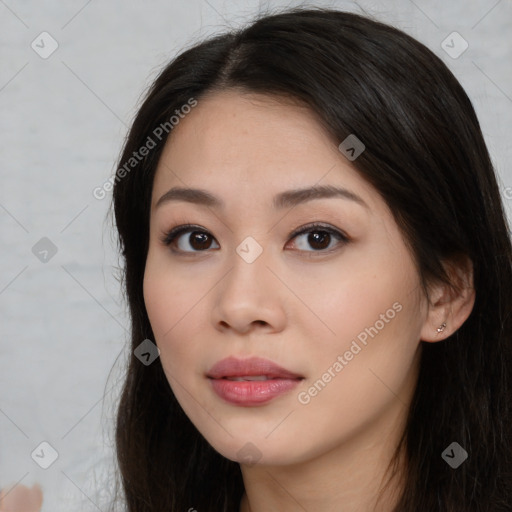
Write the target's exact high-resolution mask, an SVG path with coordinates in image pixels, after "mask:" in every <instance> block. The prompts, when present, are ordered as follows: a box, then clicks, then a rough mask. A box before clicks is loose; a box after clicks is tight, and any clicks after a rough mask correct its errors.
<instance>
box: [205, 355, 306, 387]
mask: <svg viewBox="0 0 512 512" xmlns="http://www.w3.org/2000/svg"><path fill="white" fill-rule="evenodd" d="M206 376H207V377H208V378H210V379H227V380H237V381H241V380H247V381H258V380H261V381H265V380H279V379H287V380H302V379H303V378H304V377H303V376H302V375H299V374H297V373H294V372H292V371H290V370H287V369H286V368H283V367H281V366H279V365H278V364H276V363H274V362H273V361H270V360H269V359H263V358H260V357H251V358H249V359H237V358H236V357H228V358H226V359H222V360H221V361H218V362H217V363H216V364H214V365H213V366H212V368H211V369H210V371H209V372H208V373H207V375H206Z"/></svg>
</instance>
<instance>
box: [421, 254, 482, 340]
mask: <svg viewBox="0 0 512 512" xmlns="http://www.w3.org/2000/svg"><path fill="white" fill-rule="evenodd" d="M444 267H445V269H446V271H447V274H448V276H449V278H450V281H451V282H452V283H453V285H454V287H451V286H448V285H447V284H445V283H439V284H435V285H431V287H429V295H430V303H429V305H428V313H427V318H426V319H425V322H424V324H423V327H422V330H421V338H420V339H421V340H422V341H426V342H436V341H441V340H444V339H446V338H448V337H449V336H451V335H452V334H453V333H454V332H455V331H457V329H459V327H460V326H461V325H462V324H463V323H464V322H465V321H466V320H467V318H468V317H469V315H470V314H471V311H472V310H473V306H474V304H475V289H474V285H473V264H472V262H471V260H470V259H469V258H468V257H466V256H465V257H462V258H457V259H454V260H450V261H449V262H445V264H444Z"/></svg>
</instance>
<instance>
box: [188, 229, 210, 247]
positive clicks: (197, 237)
mask: <svg viewBox="0 0 512 512" xmlns="http://www.w3.org/2000/svg"><path fill="white" fill-rule="evenodd" d="M191 234H192V235H193V236H192V242H191V244H190V245H191V246H192V247H193V248H194V249H205V248H208V235H207V234H206V233H200V232H197V231H194V232H193V233H191ZM196 241H199V243H198V244H196V243H195V242H196ZM205 242H206V243H205Z"/></svg>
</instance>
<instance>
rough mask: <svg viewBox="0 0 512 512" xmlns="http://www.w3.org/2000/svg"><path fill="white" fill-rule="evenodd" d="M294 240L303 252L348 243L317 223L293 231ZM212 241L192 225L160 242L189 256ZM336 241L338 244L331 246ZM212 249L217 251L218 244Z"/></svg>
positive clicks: (343, 236)
mask: <svg viewBox="0 0 512 512" xmlns="http://www.w3.org/2000/svg"><path fill="white" fill-rule="evenodd" d="M187 233H188V236H186V237H184V238H182V235H185V234H187ZM305 235H307V237H306V236H305ZM300 237H302V241H300ZM294 238H299V241H300V243H299V244H297V245H299V250H300V251H303V252H323V253H330V252H332V251H333V250H335V249H336V246H337V245H343V244H344V243H347V242H348V241H349V238H348V236H347V235H345V234H344V233H342V232H341V231H339V230H337V229H334V228H332V227H330V226H325V225H323V224H318V223H314V224H310V225H308V226H305V227H304V226H303V227H301V228H300V229H299V230H296V231H294V232H293V233H292V234H291V235H290V239H291V240H293V239H294ZM213 241H215V238H214V237H213V236H212V235H210V233H208V231H205V230H204V229H202V228H201V227H199V226H194V225H192V224H185V225H180V226H176V227H174V228H172V229H171V230H170V231H168V232H166V233H164V235H163V238H162V242H163V243H164V244H165V245H167V246H170V247H171V250H172V251H173V252H176V253H189V254H191V253H192V254H193V253H195V252H205V251H206V250H207V249H211V248H212V247H211V245H212V242H213ZM336 241H337V242H338V244H336V243H334V244H333V242H336ZM340 242H341V243H340ZM308 245H309V246H310V247H312V248H313V250H312V251H310V250H308V249H306V247H307V246H308ZM176 246H178V248H177V249H176V248H175V247H176ZM333 246H334V247H333ZM214 248H217V249H218V248H219V246H218V244H217V247H214ZM190 249H192V250H190ZM326 249H327V250H326Z"/></svg>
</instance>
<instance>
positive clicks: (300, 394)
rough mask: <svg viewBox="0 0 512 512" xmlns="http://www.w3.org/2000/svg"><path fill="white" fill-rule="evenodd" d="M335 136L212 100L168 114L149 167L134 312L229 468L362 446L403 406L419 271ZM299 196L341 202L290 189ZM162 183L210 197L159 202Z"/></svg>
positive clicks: (265, 105)
mask: <svg viewBox="0 0 512 512" xmlns="http://www.w3.org/2000/svg"><path fill="white" fill-rule="evenodd" d="M340 142H341V141H334V140H332V138H331V137H330V136H329V135H328V134H327V132H325V131H324V129H323V128H322V126H321V125H320V123H319V121H318V119H317V118H316V117H315V115H314V114H313V113H312V112H311V111H309V110H307V109H305V108H303V107H299V106H297V105H292V104H290V103H287V104H286V103H283V102H279V101H277V100H276V99H274V100H272V99H271V98H269V97H266V96H261V95H255V94H252V95H248V94H243V95H242V94H241V93H239V92H234V91H229V92H227V91H223V92H221V93H215V94H213V95H211V96H209V97H207V98H204V99H201V100H200V101H199V102H198V105H197V106H196V107H195V108H194V109H193V110H192V111H191V112H190V113H189V114H187V116H185V117H184V118H183V119H181V120H180V122H179V124H178V125H177V126H175V127H174V128H173V131H172V133H171V136H170V138H169V139H168V141H167V145H166V147H165V149H164V152H163V154H162V157H161V160H160V162H159V166H158V169H157V171H156V175H155V179H154V184H153V191H152V204H151V220H150V244H149V251H148V255H147V261H146V268H145V275H144V299H145V303H146V308H147V312H148V316H149V320H150V323H151V326H152V329H153V333H154V336H155V342H156V344H157V346H158V347H159V349H160V359H161V363H162V366H163V369H164V371H165V374H166V376H167V379H168V381H169V384H170V386H171V388H172V391H173V393H174V394H175V396H176V398H177V400H178V401H179V403H180V405H181V406H182V408H183V410H184V411H185V413H186V414H187V416H188V417H189V418H190V420H191V421H192V422H193V423H194V425H195V426H196V427H197V429H198V430H199V431H200V432H201V434H202V435H203V436H204V437H205V438H206V439H207V441H208V442H209V443H210V444H211V445H212V446H213V447H214V448H215V449H216V450H217V451H218V452H220V453H221V454H222V455H224V456H225V457H227V458H229V459H231V460H236V461H239V462H241V463H244V462H247V463H248V462H251V463H254V462H257V463H258V464H271V465H286V464H293V463H298V462H301V461H302V462H303V461H306V460H309V459H313V458H315V457H318V456H320V455H322V454H327V453H329V452H330V451H332V450H335V449H337V448H340V447H343V446H350V443H351V442H353V441H354V442H355V439H356V438H357V437H358V436H359V437H360V436H362V435H363V433H364V434H365V435H366V434H367V435H368V436H369V437H368V441H369V442H370V443H371V442H372V441H371V436H372V435H373V436H381V435H382V434H383V432H384V431H389V432H392V431H393V429H395V428H396V425H397V422H398V421H399V420H400V418H401V417H402V416H403V414H405V412H406V408H405V407H403V405H404V403H406V404H407V403H408V400H409V399H410V397H411V396H412V392H413V390H414V386H415V383H416V378H417V368H418V364H417V363H418V354H419V346H420V344H419V340H420V331H421V328H422V325H423V322H424V321H425V317H426V312H427V309H426V303H425V300H424V298H423V296H422V295H421V293H420V290H421V287H420V281H419V275H418V273H417V270H416V267H415V265H414V261H413V258H412V256H411V254H410V253H409V252H408V250H407V248H406V246H405V243H404V241H403V238H402V235H401V233H400V231H399V229H398V227H397V225H396V223H395V221H394V219H393V217H392V214H391V212H390V211H389V209H388V208H387V206H386V204H385V202H384V201H383V199H382V198H381V196H380V195H379V193H378V192H377V191H376V190H375V189H374V188H373V187H372V186H371V185H369V184H368V183H367V182H366V181H365V180H364V179H363V178H362V177H360V176H359V174H358V173H357V172H356V171H355V169H354V168H353V167H352V164H351V162H349V161H348V160H347V159H346V158H345V156H344V155H343V154H342V153H341V152H340V151H339V150H338V147H337V146H338V144H339V143H340ZM311 187H317V188H318V187H332V189H333V190H334V187H337V188H339V189H342V192H340V194H339V195H330V196H322V195H321V194H318V195H315V196H314V195H313V194H309V195H308V194H307V193H296V194H292V193H290V191H294V190H298V189H309V188H311ZM173 188H191V189H201V190H203V191H206V192H207V193H208V194H209V196H204V195H201V194H197V193H196V194H192V193H188V194H187V195H184V194H181V195H180V194H178V193H176V192H174V193H172V194H167V196H166V197H163V196H164V194H166V193H167V192H168V191H169V190H171V189H173ZM283 194H287V195H283ZM211 196H213V197H214V200H211ZM206 198H210V199H209V200H208V201H207V199H206ZM157 203H158V204H157ZM188 224H191V225H192V227H184V228H183V230H182V231H181V232H178V233H177V234H176V233H175V236H174V237H173V236H168V234H169V231H170V230H171V229H173V228H176V227H179V226H182V227H183V226H184V225H188ZM230 358H231V359H230ZM254 358H260V359H262V360H263V361H261V360H257V359H254ZM226 359H227V361H225V360H226ZM221 361H223V363H221V364H218V363H219V362H221Z"/></svg>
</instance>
